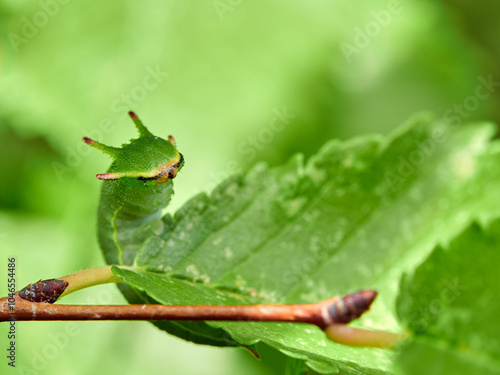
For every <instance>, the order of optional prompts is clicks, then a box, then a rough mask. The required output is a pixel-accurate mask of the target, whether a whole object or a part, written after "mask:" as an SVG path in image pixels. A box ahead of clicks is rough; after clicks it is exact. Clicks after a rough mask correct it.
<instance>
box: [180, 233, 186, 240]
mask: <svg viewBox="0 0 500 375" xmlns="http://www.w3.org/2000/svg"><path fill="white" fill-rule="evenodd" d="M185 237H186V232H184V231H182V232H181V233H179V239H180V240H183V239H184V238H185Z"/></svg>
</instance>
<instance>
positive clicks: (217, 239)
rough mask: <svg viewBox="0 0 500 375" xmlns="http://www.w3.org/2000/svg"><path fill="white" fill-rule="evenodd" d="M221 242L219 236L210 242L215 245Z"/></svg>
mask: <svg viewBox="0 0 500 375" xmlns="http://www.w3.org/2000/svg"><path fill="white" fill-rule="evenodd" d="M221 242H222V237H219V238H216V239H214V240H213V241H212V244H213V245H214V246H217V245H219V244H220V243H221Z"/></svg>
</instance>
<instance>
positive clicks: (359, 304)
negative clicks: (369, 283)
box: [328, 289, 377, 323]
mask: <svg viewBox="0 0 500 375" xmlns="http://www.w3.org/2000/svg"><path fill="white" fill-rule="evenodd" d="M376 296H377V292H376V291H375V290H369V289H366V290H361V291H359V292H356V293H351V294H348V295H346V296H345V297H342V298H340V299H337V300H336V301H334V302H333V303H332V304H331V305H330V306H328V314H329V315H330V318H331V320H332V322H334V323H349V322H350V321H352V320H354V319H357V318H359V317H360V316H361V315H362V314H363V313H364V312H366V311H368V310H369V309H370V305H371V304H372V302H373V300H374V299H375V297H376Z"/></svg>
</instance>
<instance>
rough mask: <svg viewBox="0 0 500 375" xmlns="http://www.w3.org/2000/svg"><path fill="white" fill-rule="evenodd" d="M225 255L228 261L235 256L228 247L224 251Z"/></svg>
mask: <svg viewBox="0 0 500 375" xmlns="http://www.w3.org/2000/svg"><path fill="white" fill-rule="evenodd" d="M224 255H225V256H226V259H229V258H231V257H232V256H233V252H232V251H231V248H230V247H226V248H225V249H224Z"/></svg>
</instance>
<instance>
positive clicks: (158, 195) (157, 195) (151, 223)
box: [83, 112, 184, 265]
mask: <svg viewBox="0 0 500 375" xmlns="http://www.w3.org/2000/svg"><path fill="white" fill-rule="evenodd" d="M129 115H130V117H131V118H132V120H133V121H134V123H135V126H136V127H137V130H138V131H139V138H137V139H132V140H131V141H130V143H129V144H125V145H123V146H122V147H121V148H117V147H111V146H106V145H104V144H102V143H99V142H97V141H94V140H92V139H90V138H87V137H84V138H83V141H84V142H85V143H87V144H88V145H90V146H92V147H94V148H97V149H98V150H101V151H103V152H104V153H106V154H108V155H109V156H111V157H112V158H113V159H114V161H113V163H112V164H111V167H110V168H109V170H108V171H107V172H106V173H103V174H98V175H97V176H96V177H97V178H98V179H100V180H105V182H104V184H103V186H102V191H101V200H100V203H99V213H98V235H99V243H100V246H101V249H102V250H103V253H104V257H105V259H106V262H107V263H108V264H122V265H132V264H133V263H134V258H135V255H136V253H137V251H138V250H139V249H140V247H141V246H142V244H143V243H144V242H145V241H146V239H147V238H148V237H151V236H153V235H159V234H160V233H161V232H162V231H163V222H162V220H161V210H162V209H163V208H164V207H166V206H167V205H168V203H169V201H170V198H171V196H172V194H173V184H172V180H173V179H174V178H175V176H177V173H178V172H179V171H180V170H181V168H182V167H183V165H184V157H183V156H182V154H181V153H180V152H179V151H177V148H176V145H175V140H174V138H173V137H172V136H169V137H168V140H165V139H163V138H160V137H156V136H154V135H153V134H151V133H150V131H149V130H148V129H147V128H146V127H145V126H144V125H143V123H142V122H141V121H140V120H139V118H138V117H137V115H136V114H135V113H134V112H129Z"/></svg>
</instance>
